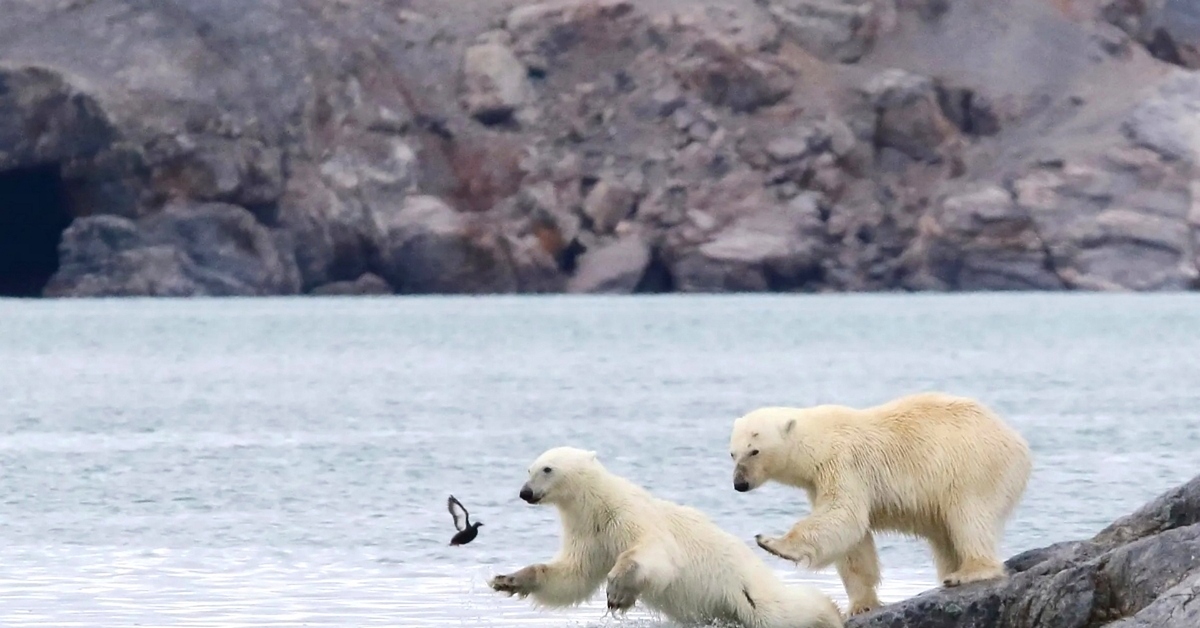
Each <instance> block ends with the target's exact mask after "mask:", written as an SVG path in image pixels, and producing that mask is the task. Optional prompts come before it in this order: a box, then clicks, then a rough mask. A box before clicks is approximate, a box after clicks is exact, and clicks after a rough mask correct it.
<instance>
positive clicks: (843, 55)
mask: <svg viewBox="0 0 1200 628" xmlns="http://www.w3.org/2000/svg"><path fill="white" fill-rule="evenodd" d="M766 6H767V7H768V11H770V13H771V16H772V17H774V18H775V20H776V21H777V23H778V24H779V27H780V29H781V30H782V32H783V34H784V36H785V37H787V38H790V39H793V40H795V41H796V42H797V43H799V44H800V45H801V46H802V47H804V49H806V50H808V51H809V52H811V53H812V54H814V55H816V56H817V57H819V58H821V59H825V60H829V61H838V62H842V63H854V62H855V61H858V60H859V59H860V58H862V56H863V55H864V54H865V53H866V52H867V51H868V50H870V48H871V44H872V43H873V42H874V31H873V28H872V27H873V24H872V22H873V20H874V19H876V18H875V13H876V11H877V8H876V3H874V2H871V1H870V0H777V1H775V2H771V3H767V4H766Z"/></svg>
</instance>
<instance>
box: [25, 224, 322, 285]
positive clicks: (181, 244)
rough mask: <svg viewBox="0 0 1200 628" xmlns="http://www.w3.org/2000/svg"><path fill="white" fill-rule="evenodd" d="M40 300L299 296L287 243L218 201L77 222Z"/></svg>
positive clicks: (65, 239)
mask: <svg viewBox="0 0 1200 628" xmlns="http://www.w3.org/2000/svg"><path fill="white" fill-rule="evenodd" d="M59 250H60V259H61V267H60V269H59V271H58V272H57V273H56V274H55V275H54V277H52V278H51V279H50V283H49V284H48V285H47V287H46V290H45V293H46V295H47V296H58V297H65V296H76V297H78V296H89V297H99V296H267V295H290V294H296V293H298V292H299V290H300V275H299V271H298V269H297V267H296V262H295V258H294V256H293V254H292V251H291V248H290V247H289V246H288V245H287V239H286V237H285V236H283V235H282V234H279V233H277V232H272V231H271V230H269V229H267V228H266V227H264V226H262V225H261V224H259V223H258V222H256V221H255V219H254V216H253V215H251V214H250V212H248V211H246V210H245V209H243V208H241V207H237V206H235V205H226V204H221V203H207V204H187V203H179V204H173V205H171V206H168V207H167V208H166V209H164V210H163V211H161V212H158V213H156V214H153V215H151V216H147V217H145V218H142V219H139V220H137V221H133V220H130V219H128V218H122V217H118V216H104V215H102V216H92V217H88V218H80V219H77V220H76V221H75V222H74V223H73V224H72V225H71V226H70V227H68V228H67V230H66V232H64V234H63V239H62V243H61V244H60V247H59Z"/></svg>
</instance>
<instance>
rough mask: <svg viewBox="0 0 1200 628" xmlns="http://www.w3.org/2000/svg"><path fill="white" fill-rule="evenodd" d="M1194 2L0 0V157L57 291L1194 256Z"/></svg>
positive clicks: (1057, 272)
mask: <svg viewBox="0 0 1200 628" xmlns="http://www.w3.org/2000/svg"><path fill="white" fill-rule="evenodd" d="M1067 5H1070V7H1069V10H1068V8H1064V7H1067ZM1190 6H1191V5H1190V4H1189V3H1186V2H1183V3H1181V2H1174V0H1155V1H1154V2H1139V3H1132V2H1125V1H1124V0H1102V1H1096V2H1084V3H1051V2H1045V1H1044V0H1013V2H1011V3H1006V4H1005V6H1004V7H1003V9H1002V10H998V9H997V8H996V7H995V5H994V4H993V3H991V2H989V1H987V0H962V1H961V2H954V3H946V2H933V1H930V2H924V1H922V2H914V1H909V0H904V1H900V0H869V1H868V0H819V1H818V0H733V1H732V2H717V1H716V0H701V1H689V2H683V1H682V0H669V1H667V2H649V1H646V0H546V1H542V2H536V1H524V2H505V1H501V0H478V1H476V2H471V3H460V2H451V1H449V0H385V1H383V2H366V1H364V0H340V1H339V2H318V1H316V0H294V1H285V0H263V1H261V2H256V3H253V4H252V5H247V4H245V3H242V2H238V1H237V0H196V1H195V2H189V3H186V6H185V5H184V4H180V3H158V4H156V3H146V2H141V1H139V0H92V1H90V2H79V1H77V0H0V12H2V13H3V14H4V15H6V16H10V18H9V19H6V20H5V21H4V22H3V23H0V177H8V178H9V179H13V181H15V183H14V184H13V185H10V186H0V189H10V188H11V189H19V188H20V187H21V186H20V181H19V180H18V179H19V178H20V177H21V176H23V175H22V173H24V172H29V171H34V170H36V171H38V172H45V171H47V169H52V170H53V172H54V173H55V176H56V177H57V185H58V188H59V190H58V193H59V194H58V196H60V197H61V198H62V199H65V200H64V201H62V205H63V207H61V208H56V211H60V212H65V214H66V215H67V219H68V221H73V223H72V224H71V226H70V227H68V228H67V231H66V232H65V233H64V236H63V238H62V242H61V244H60V247H59V248H60V250H59V251H58V253H57V254H58V259H59V269H58V271H57V273H55V274H54V276H53V277H52V278H51V279H50V281H49V283H48V284H47V285H46V286H45V288H44V290H43V292H44V294H46V295H48V296H70V295H73V296H88V295H101V294H128V295H134V294H146V295H174V294H192V295H208V294H214V295H215V294H247V295H250V294H253V295H273V294H310V293H311V294H320V293H322V292H324V291H330V290H332V291H334V292H337V293H343V292H344V291H349V292H355V291H356V290H358V289H352V288H350V287H349V286H351V285H352V284H354V282H356V281H358V280H359V278H360V277H363V276H366V275H372V276H376V277H378V278H380V279H381V280H382V281H383V282H384V283H385V284H386V285H387V286H389V287H390V289H391V290H393V291H395V292H398V293H513V292H566V291H572V292H597V291H599V292H639V291H683V292H724V291H864V290H1016V289H1020V290H1028V289H1033V290H1186V289H1195V288H1196V287H1197V286H1198V285H1200V279H1198V277H1200V269H1198V267H1197V262H1198V258H1200V249H1198V248H1197V243H1198V242H1200V209H1197V208H1198V207H1200V198H1198V197H1197V195H1198V194H1200V186H1198V185H1197V184H1196V183H1195V181H1197V180H1200V173H1198V171H1197V168H1200V165H1198V162H1200V160H1198V159H1197V155H1200V126H1198V124H1200V123H1198V122H1197V120H1200V113H1198V110H1197V108H1196V104H1195V103H1196V102H1197V98H1196V96H1197V94H1198V93H1200V87H1198V85H1200V80H1198V79H1197V78H1196V77H1197V75H1196V74H1195V72H1194V71H1193V70H1192V69H1191V68H1194V67H1196V64H1195V62H1194V61H1193V60H1192V57H1193V56H1194V49H1195V43H1196V41H1198V40H1197V39H1196V38H1195V36H1194V35H1195V33H1193V32H1192V30H1195V29H1191V26H1189V25H1190V24H1191V23H1192V22H1193V21H1195V20H1192V19H1191V18H1192V17H1194V16H1192V15H1191V13H1192V10H1191V8H1189V7H1190ZM981 24H982V25H986V27H985V26H980V25H981ZM0 196H3V195H0ZM35 200H36V199H35ZM45 202H46V203H47V204H49V203H50V200H46V201H45ZM35 205H36V203H35ZM10 206H13V205H12V202H9V201H7V200H6V199H5V198H0V212H4V211H10V209H9V207H10ZM217 207H220V208H222V209H220V210H216V209H214V208H217ZM23 211H24V210H23ZM31 211H36V207H35V209H34V210H31ZM235 212H236V213H237V216H238V218H237V219H236V220H235V219H233V218H231V216H233V214H234V213H235ZM160 216H161V218H159V217H160ZM185 216H186V218H185ZM117 219H122V220H124V221H126V222H120V221H117ZM21 220H25V218H24V214H23V215H22V217H21V218H20V219H19V220H18V219H14V220H10V221H9V222H15V223H20V221H21ZM156 221H161V222H162V224H164V225H166V224H169V225H175V226H177V227H179V228H180V229H183V228H184V227H182V226H181V225H188V226H187V227H186V228H187V229H191V230H194V231H195V233H197V234H200V233H204V234H207V235H203V236H200V235H196V236H195V237H194V238H192V239H188V238H185V237H184V236H182V235H179V233H175V235H169V234H168V232H169V231H170V229H168V228H167V227H164V226H162V225H160V224H159V222H156ZM201 223H211V224H207V226H204V227H203V228H202V227H201ZM3 224H8V223H3ZM55 224H57V223H55ZM172 228H174V227H172ZM126 232H129V233H132V234H133V235H131V236H129V237H130V238H133V240H130V241H129V242H126V241H125V239H124V238H125V236H122V235H120V234H123V233H126ZM189 233H190V232H189ZM11 235H12V237H14V238H19V237H20V234H11ZM189 237H191V236H189ZM247 238H248V239H249V240H248V241H250V242H252V243H253V244H251V245H248V246H242V245H241V244H236V245H235V244H230V243H229V242H231V241H232V242H242V241H243V240H246V239H247ZM116 241H120V242H121V243H122V244H121V246H120V247H117V248H114V245H113V242H116ZM130 242H134V243H132V244H131V243H130ZM267 242H270V245H268V244H267ZM204 247H212V248H213V250H212V251H204V250H202V249H203V248H204ZM239 247H241V248H239ZM15 283H20V282H15ZM26 283H27V282H26ZM326 286H333V287H329V288H322V287H326ZM319 288H320V290H319ZM362 290H366V291H368V292H370V293H375V292H377V291H380V290H383V288H382V287H381V286H380V285H377V284H375V283H374V282H372V283H371V285H370V286H367V287H365V288H362Z"/></svg>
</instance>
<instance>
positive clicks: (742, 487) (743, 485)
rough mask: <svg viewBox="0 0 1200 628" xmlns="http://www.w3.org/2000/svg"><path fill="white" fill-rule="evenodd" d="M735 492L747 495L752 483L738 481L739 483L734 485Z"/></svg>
mask: <svg viewBox="0 0 1200 628" xmlns="http://www.w3.org/2000/svg"><path fill="white" fill-rule="evenodd" d="M733 490H735V491H737V492H739V493H745V492H746V491H748V490H750V483H749V482H747V481H745V480H738V481H737V482H734V483H733Z"/></svg>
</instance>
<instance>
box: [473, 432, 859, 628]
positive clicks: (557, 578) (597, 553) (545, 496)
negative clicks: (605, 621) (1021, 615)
mask: <svg viewBox="0 0 1200 628" xmlns="http://www.w3.org/2000/svg"><path fill="white" fill-rule="evenodd" d="M521 498H522V499H524V500H525V501H527V502H530V503H536V504H552V505H554V506H555V507H556V508H558V512H559V515H560V516H561V518H562V525H563V541H562V549H561V550H560V551H559V554H558V556H556V557H555V558H554V560H552V561H551V562H549V563H545V564H536V565H530V566H529V567H525V568H523V569H521V570H519V571H517V572H515V573H512V574H509V575H502V576H496V577H495V578H493V579H492V581H491V586H492V588H493V589H495V590H497V591H501V592H504V593H508V594H509V595H512V594H516V595H519V596H520V597H522V598H523V597H526V596H531V597H532V598H533V600H534V601H535V602H536V603H537V604H539V605H542V606H548V607H563V606H571V605H574V604H578V603H580V602H583V601H584V600H586V599H587V598H588V597H590V596H591V595H592V593H593V592H595V591H596V590H597V589H598V588H599V587H600V586H601V585H602V584H604V585H606V592H607V597H608V608H609V609H610V610H611V611H614V612H622V613H623V612H625V611H627V610H628V609H629V608H631V607H632V606H633V605H634V603H635V602H637V601H638V600H640V601H642V602H643V603H644V604H645V605H646V606H648V607H649V608H651V609H654V610H657V611H659V612H661V613H663V614H664V615H665V616H667V617H668V618H670V619H671V620H673V621H676V622H680V623H706V622H711V621H726V622H732V623H734V624H736V625H740V626H744V627H746V628H838V627H840V626H842V617H841V614H840V612H839V611H838V609H837V606H836V605H834V603H833V601H832V600H830V599H829V597H827V596H826V595H825V594H823V593H822V592H821V591H819V590H818V589H816V588H813V587H809V586H796V585H793V586H785V585H784V584H783V583H782V582H781V581H780V580H779V579H778V578H777V577H776V576H775V574H774V573H773V572H772V571H771V569H770V568H769V567H767V565H766V564H765V563H764V562H763V561H762V560H761V559H760V558H759V557H758V556H757V555H755V553H754V551H753V549H751V547H750V546H748V545H747V544H745V543H743V542H742V541H740V540H738V539H737V538H736V537H734V536H733V535H731V534H729V533H727V532H725V531H723V530H721V529H720V528H719V527H717V526H716V525H715V524H713V523H712V522H711V521H709V520H708V518H707V517H705V516H704V515H703V514H701V513H700V512H699V511H697V510H695V509H692V508H688V507H685V506H680V505H677V504H674V503H671V502H668V501H664V500H661V499H657V498H655V497H654V496H652V495H651V494H650V493H649V492H647V491H646V490H645V489H643V488H641V487H639V486H637V485H635V484H633V483H631V482H629V481H628V480H625V479H624V478H621V477H618V476H616V475H614V474H612V473H610V472H609V471H608V470H606V469H605V468H604V467H603V466H602V465H601V464H600V462H599V461H598V460H597V459H596V455H595V453H594V452H588V451H582V450H579V449H572V448H568V447H559V448H556V449H551V450H549V451H547V452H546V453H544V454H542V455H541V457H539V458H538V459H537V460H536V461H535V462H534V463H533V466H531V467H530V469H529V481H528V482H526V484H525V486H523V487H522V488H521Z"/></svg>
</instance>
